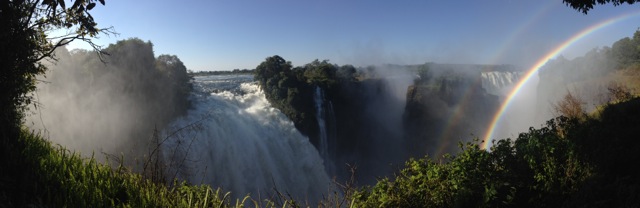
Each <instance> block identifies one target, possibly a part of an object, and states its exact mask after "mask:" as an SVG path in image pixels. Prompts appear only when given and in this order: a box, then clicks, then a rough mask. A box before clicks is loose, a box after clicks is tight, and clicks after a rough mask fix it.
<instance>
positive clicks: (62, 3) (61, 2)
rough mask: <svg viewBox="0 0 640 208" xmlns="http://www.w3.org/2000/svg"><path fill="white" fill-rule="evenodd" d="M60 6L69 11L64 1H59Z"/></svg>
mask: <svg viewBox="0 0 640 208" xmlns="http://www.w3.org/2000/svg"><path fill="white" fill-rule="evenodd" d="M58 4H60V6H61V7H62V9H67V7H66V6H65V5H64V0H58Z"/></svg>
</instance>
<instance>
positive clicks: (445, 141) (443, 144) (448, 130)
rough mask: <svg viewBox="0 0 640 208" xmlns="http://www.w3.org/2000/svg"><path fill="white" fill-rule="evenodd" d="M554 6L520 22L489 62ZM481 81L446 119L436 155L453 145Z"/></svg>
mask: <svg viewBox="0 0 640 208" xmlns="http://www.w3.org/2000/svg"><path fill="white" fill-rule="evenodd" d="M554 6H557V4H556V3H555V2H548V3H547V4H546V5H544V6H543V7H541V8H540V9H539V10H538V11H536V12H535V13H533V14H532V15H531V16H530V17H529V18H528V19H527V21H525V23H523V24H519V25H518V27H516V28H515V29H514V30H512V31H513V32H511V33H510V34H509V35H507V36H506V37H507V38H506V40H505V41H502V44H501V45H500V46H499V47H498V48H499V50H498V51H500V52H499V53H498V54H497V55H496V56H494V57H493V60H492V61H490V62H489V63H495V62H497V61H496V60H498V59H499V58H501V57H502V56H503V55H504V54H503V53H504V51H506V50H505V49H506V48H508V47H509V46H510V45H511V44H512V43H513V41H514V40H515V37H518V36H519V35H520V34H522V33H523V32H524V31H525V30H526V29H527V28H528V27H529V26H530V25H532V24H534V23H536V22H537V21H539V20H540V18H541V17H542V16H544V15H545V14H546V13H547V12H549V10H550V9H551V8H553V7H554ZM480 82H481V81H480V80H479V79H478V80H476V83H473V84H472V85H470V86H469V87H468V88H467V90H466V92H464V94H463V96H462V99H461V100H460V102H459V103H458V105H456V106H455V107H454V108H453V109H452V115H450V116H449V118H448V119H447V121H446V127H445V129H444V130H443V131H442V132H440V136H439V137H438V139H437V141H438V143H437V144H438V148H437V149H436V151H435V152H434V153H435V154H434V155H435V156H439V155H442V154H444V152H445V151H446V150H447V148H449V147H450V146H451V142H452V140H454V138H451V136H452V133H453V132H452V131H453V129H454V127H455V126H457V125H458V124H459V123H460V119H461V118H462V113H463V111H464V109H465V107H466V106H467V105H468V104H469V99H470V94H473V91H474V90H475V89H477V88H478V87H479V86H478V85H480V84H481V83H480Z"/></svg>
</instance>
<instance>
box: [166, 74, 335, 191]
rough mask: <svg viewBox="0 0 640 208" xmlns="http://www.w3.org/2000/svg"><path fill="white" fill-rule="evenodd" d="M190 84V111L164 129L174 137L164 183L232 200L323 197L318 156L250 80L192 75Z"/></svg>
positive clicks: (325, 178)
mask: <svg viewBox="0 0 640 208" xmlns="http://www.w3.org/2000/svg"><path fill="white" fill-rule="evenodd" d="M194 86H195V91H196V92H195V93H194V94H193V95H192V98H193V102H194V107H193V109H192V110H190V111H189V112H188V113H187V115H186V116H185V117H183V118H181V119H179V120H177V121H175V122H174V123H173V124H172V125H173V126H174V129H173V130H168V131H166V134H173V135H175V136H173V137H171V139H170V140H168V141H167V142H165V143H164V146H163V151H164V152H163V153H164V158H165V161H168V162H167V163H168V165H169V168H168V170H167V171H166V172H167V177H169V179H171V177H172V176H177V177H178V178H182V179H186V180H188V181H189V182H190V183H195V184H199V183H206V184H210V185H213V186H214V187H221V188H223V190H224V191H231V192H232V193H233V194H234V196H235V197H243V196H244V195H245V194H251V196H252V197H259V196H262V197H265V196H268V194H269V193H272V191H273V190H274V189H277V190H278V191H279V192H281V193H290V194H292V196H294V198H296V199H303V200H309V201H311V202H312V201H318V200H319V199H320V197H321V196H322V195H323V194H326V191H327V188H328V186H329V184H330V180H329V177H328V176H327V174H326V173H325V169H324V166H323V165H322V158H321V157H320V155H319V154H318V151H317V150H316V149H315V148H314V146H313V145H312V144H311V143H310V142H309V139H308V138H306V137H304V136H303V135H302V134H300V132H299V131H298V130H297V129H296V128H295V127H294V125H293V122H291V121H290V120H289V119H288V118H287V117H286V116H285V115H284V114H283V113H281V112H280V111H279V110H277V109H275V108H274V107H272V106H271V105H270V104H269V102H268V101H267V99H266V98H265V95H264V93H263V92H262V91H261V90H260V89H259V87H258V85H257V84H256V83H254V82H252V81H251V76H246V77H242V76H240V77H239V76H207V77H196V79H195V81H194ZM185 126H186V127H189V128H183V127H185ZM178 128H182V130H181V131H179V132H178V133H174V132H173V131H174V130H175V129H178Z"/></svg>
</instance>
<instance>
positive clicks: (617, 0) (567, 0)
mask: <svg viewBox="0 0 640 208" xmlns="http://www.w3.org/2000/svg"><path fill="white" fill-rule="evenodd" d="M639 1H640V0H562V2H563V3H564V4H566V5H567V6H569V7H571V8H573V9H575V10H578V11H579V12H582V13H584V14H587V12H589V10H591V9H593V6H595V5H596V4H609V3H613V5H614V6H618V5H622V4H624V3H627V4H634V3H636V2H639Z"/></svg>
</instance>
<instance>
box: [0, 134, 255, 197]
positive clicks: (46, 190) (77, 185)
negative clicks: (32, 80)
mask: <svg viewBox="0 0 640 208" xmlns="http://www.w3.org/2000/svg"><path fill="white" fill-rule="evenodd" d="M20 135H21V136H20V140H19V141H20V142H21V143H22V144H24V146H25V148H24V150H23V151H22V152H18V153H19V154H20V155H21V156H23V157H22V158H21V159H20V160H21V161H20V162H21V166H24V167H26V169H25V170H26V172H24V174H26V175H27V176H26V177H25V178H23V179H24V181H21V183H20V186H16V187H13V188H14V189H15V190H13V191H23V192H26V194H28V195H29V196H30V199H29V201H28V202H27V203H28V204H29V205H30V206H42V205H46V206H52V207H222V206H224V207H229V206H233V205H235V206H242V205H244V203H246V202H251V201H250V200H251V199H250V198H248V197H245V198H244V199H242V200H238V201H236V202H235V203H236V204H232V202H233V201H232V200H231V199H229V198H228V193H224V192H222V190H220V189H215V190H214V189H212V188H211V187H209V186H204V185H202V186H192V185H188V184H186V183H184V182H177V181H175V182H173V184H171V186H165V185H163V184H156V183H153V182H151V181H150V180H145V179H143V178H142V177H141V176H140V175H139V174H134V173H130V172H129V171H128V170H126V169H125V168H123V167H122V166H120V167H117V168H115V169H112V168H111V167H110V166H108V165H104V164H101V163H98V162H96V160H95V159H94V158H88V159H83V158H82V157H81V156H80V155H79V154H77V153H72V152H69V151H68V150H66V149H64V148H62V147H53V146H52V145H51V144H50V143H49V142H47V141H45V140H43V139H42V138H41V137H40V136H39V135H37V134H33V133H30V132H28V131H27V130H23V131H22V132H21V134H20ZM5 188H7V187H5ZM7 191H10V189H8V190H7ZM0 202H2V204H5V205H14V206H17V205H19V204H20V202H16V201H0ZM25 205H26V204H25Z"/></svg>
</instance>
